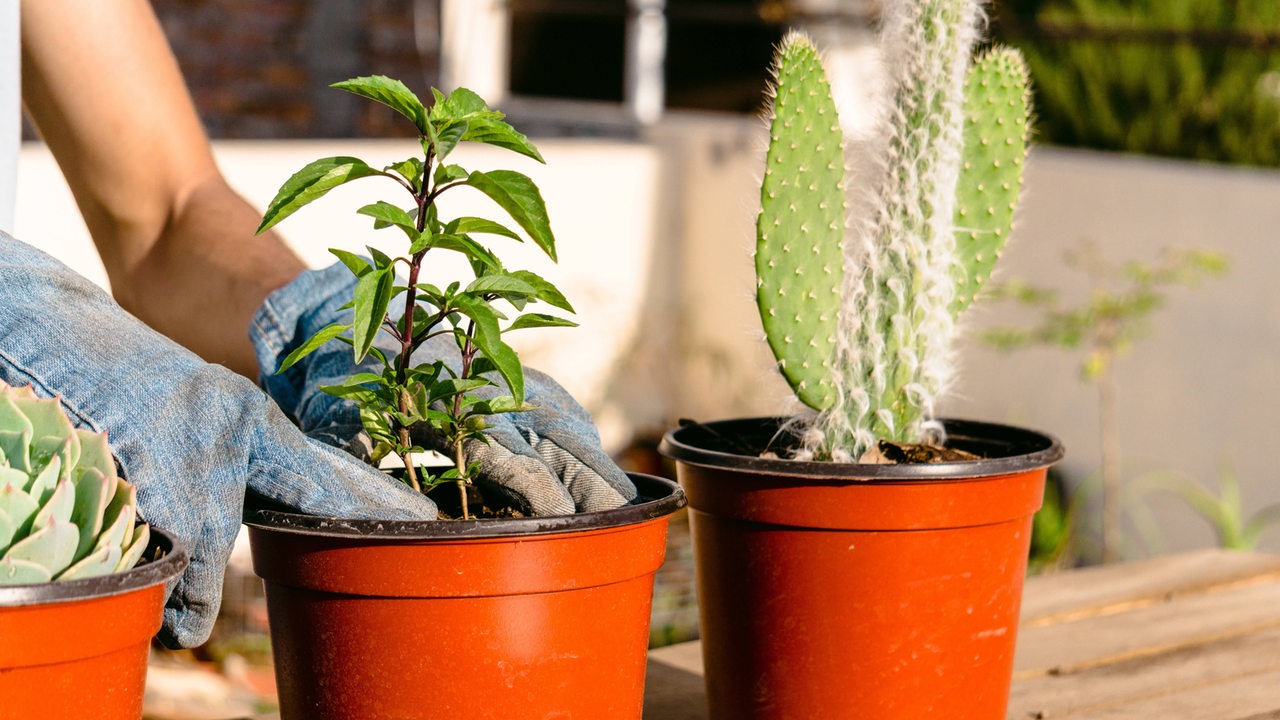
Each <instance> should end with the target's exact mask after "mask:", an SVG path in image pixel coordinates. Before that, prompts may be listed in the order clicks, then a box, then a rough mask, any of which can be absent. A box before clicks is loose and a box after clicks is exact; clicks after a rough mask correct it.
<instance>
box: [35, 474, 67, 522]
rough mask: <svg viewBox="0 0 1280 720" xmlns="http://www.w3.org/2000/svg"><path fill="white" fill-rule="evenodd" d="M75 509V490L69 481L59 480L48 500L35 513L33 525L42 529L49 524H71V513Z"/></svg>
mask: <svg viewBox="0 0 1280 720" xmlns="http://www.w3.org/2000/svg"><path fill="white" fill-rule="evenodd" d="M75 508H76V489H75V487H74V486H73V485H72V484H71V481H70V480H61V481H59V482H58V484H57V486H55V487H54V489H53V493H52V494H50V495H49V499H48V500H46V501H45V503H44V505H42V506H41V507H40V510H38V511H37V512H36V519H35V521H34V522H35V525H37V526H39V527H44V526H45V525H47V524H49V523H50V522H64V523H65V522H71V513H72V512H73V511H74V510H75Z"/></svg>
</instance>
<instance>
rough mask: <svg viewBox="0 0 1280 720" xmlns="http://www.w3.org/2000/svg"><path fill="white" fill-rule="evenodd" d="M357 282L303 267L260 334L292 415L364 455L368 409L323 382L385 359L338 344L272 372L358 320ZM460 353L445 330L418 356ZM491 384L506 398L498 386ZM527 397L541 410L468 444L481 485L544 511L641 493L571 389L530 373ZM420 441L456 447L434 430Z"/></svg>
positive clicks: (583, 507)
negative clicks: (322, 332) (354, 310)
mask: <svg viewBox="0 0 1280 720" xmlns="http://www.w3.org/2000/svg"><path fill="white" fill-rule="evenodd" d="M354 282H355V278H354V277H353V276H352V275H351V273H350V271H348V270H347V269H346V268H345V267H344V266H342V265H341V264H335V265H332V266H330V267H328V268H326V269H324V270H316V271H309V272H306V273H303V274H302V275H301V276H299V277H298V278H297V279H296V280H294V281H293V282H292V283H290V284H289V285H287V286H285V287H283V288H281V289H280V290H277V291H276V292H275V293H273V294H272V295H271V296H270V297H268V298H267V300H266V302H264V303H263V306H262V308H261V309H260V310H259V311H258V315H257V317H256V318H255V321H254V329H253V332H252V333H251V337H252V339H253V341H254V347H255V348H256V350H257V353H258V362H259V366H260V367H262V368H263V369H264V375H263V377H262V384H263V386H264V387H265V388H266V389H267V391H268V392H269V393H270V394H271V395H272V397H274V398H275V399H276V401H277V402H278V403H279V404H280V406H281V407H282V408H283V409H284V410H285V412H287V413H289V414H290V415H291V416H292V417H293V418H294V419H295V420H296V421H297V422H298V425H299V426H300V427H301V428H302V430H303V431H304V432H305V433H307V434H308V435H310V436H311V437H314V438H317V439H319V440H321V441H323V442H326V443H329V444H330V445H333V446H335V447H341V448H344V449H346V450H348V451H350V452H353V453H355V454H357V455H359V454H361V449H362V448H365V449H367V447H368V436H367V435H365V434H364V430H363V427H362V426H361V423H360V417H359V411H358V409H357V408H356V406H355V405H354V404H353V403H352V402H350V401H348V400H344V399H341V398H337V397H334V396H332V395H329V394H327V393H324V392H322V391H320V390H319V388H320V387H321V386H325V385H337V384H339V383H341V382H342V380H343V379H345V378H346V377H348V376H349V375H351V374H352V373H354V372H358V371H373V372H376V371H377V367H376V365H377V361H376V360H374V359H373V358H371V357H367V358H365V360H364V361H363V362H362V363H361V365H360V366H357V365H356V364H355V360H354V357H353V353H352V351H351V348H350V346H348V345H346V344H345V343H341V342H337V341H331V342H329V343H327V344H326V345H324V346H322V347H321V348H320V349H318V350H316V351H315V352H313V353H311V354H310V355H308V356H307V357H306V358H304V359H303V360H302V361H301V362H299V363H298V364H296V365H294V366H293V367H291V368H289V370H287V371H286V372H284V373H282V374H279V375H274V374H266V373H267V372H269V371H268V370H267V369H268V368H274V367H277V366H278V365H279V363H280V360H282V359H283V358H284V357H285V356H286V355H287V354H288V353H289V352H291V351H292V350H293V348H295V347H297V346H298V345H300V344H302V343H303V342H305V341H306V339H307V338H309V337H311V336H312V335H313V334H315V332H316V331H318V330H319V329H321V328H323V327H325V326H326V325H329V324H331V323H333V322H339V321H343V322H347V321H349V320H350V312H351V311H350V310H342V309H341V307H342V305H344V304H345V303H346V302H347V301H348V300H349V299H350V297H351V295H352V291H353V286H354ZM376 343H377V344H378V345H379V347H380V348H381V349H382V350H383V352H384V353H385V354H386V355H387V356H388V357H393V356H395V355H396V353H397V352H398V348H397V347H396V346H395V344H394V342H393V341H391V339H390V338H389V337H387V336H386V335H385V334H380V337H379V338H378V340H377V341H376ZM458 358H459V355H458V350H457V346H456V344H455V343H454V342H453V340H452V339H451V338H449V337H443V336H442V337H437V338H433V339H432V340H430V341H428V342H427V343H424V344H423V345H422V346H421V347H420V348H419V349H418V350H417V352H416V354H415V356H414V360H415V362H421V361H423V360H427V361H434V360H444V361H445V362H446V363H449V364H450V365H451V366H453V367H455V368H456V367H457V366H458V364H459V361H458ZM488 390H490V391H492V392H494V394H496V389H494V388H488ZM480 394H484V393H483V392H481V393H480ZM525 395H526V398H525V399H526V401H527V402H528V403H530V404H532V405H534V406H536V408H537V409H535V410H531V411H527V412H522V413H509V414H505V415H499V416H493V417H490V418H488V419H487V420H488V422H489V427H488V428H487V429H486V430H485V435H486V436H487V437H488V438H489V439H490V442H488V443H485V442H481V441H478V440H473V441H470V442H469V443H468V444H467V446H466V447H465V449H464V453H465V454H466V456H467V460H468V461H469V462H478V463H479V464H480V477H479V478H478V480H477V482H478V483H479V484H481V485H482V486H484V489H485V491H486V492H487V493H488V494H490V495H491V496H494V495H496V496H498V497H499V498H501V500H503V501H505V502H506V503H507V504H509V505H511V506H513V507H516V508H519V509H521V510H522V511H524V512H525V513H530V514H534V515H566V514H571V513H574V512H592V511H596V510H604V509H609V508H614V507H619V506H621V505H625V504H626V503H628V502H630V501H631V500H633V499H634V498H635V497H636V490H635V487H634V486H633V485H632V483H631V481H630V480H629V479H628V478H627V476H626V474H625V473H623V472H622V471H621V470H619V469H618V467H617V466H616V465H615V464H614V463H613V461H612V460H611V459H610V458H609V456H608V454H607V453H605V451H604V449H603V448H602V447H601V443H600V436H599V434H598V432H597V431H596V428H595V425H594V424H592V422H591V418H590V416H589V415H588V414H587V412H586V410H584V409H583V408H582V406H581V405H579V404H578V403H577V402H576V401H575V400H574V399H573V398H572V397H570V396H569V394H568V393H567V392H566V391H565V390H564V388H562V387H560V385H559V384H557V383H556V382H555V381H554V380H552V379H551V378H550V377H548V376H546V375H544V374H543V373H540V372H538V371H536V370H530V369H526V370H525ZM415 441H416V442H419V443H420V444H422V445H423V446H424V447H429V448H432V449H436V450H440V451H442V452H444V451H446V450H447V448H444V447H441V445H442V443H441V441H440V439H439V438H437V437H433V436H432V435H431V434H430V433H429V431H426V430H424V431H423V432H422V433H421V434H420V436H419V437H416V438H415ZM446 454H448V453H446Z"/></svg>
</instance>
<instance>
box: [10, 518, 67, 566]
mask: <svg viewBox="0 0 1280 720" xmlns="http://www.w3.org/2000/svg"><path fill="white" fill-rule="evenodd" d="M36 525H39V523H36ZM36 525H33V527H35V526H36ZM79 541H80V531H79V530H77V529H76V526H75V525H72V524H71V523H70V522H65V521H62V520H50V521H49V523H48V524H47V525H44V526H42V527H40V528H39V529H38V530H35V531H34V532H32V533H31V534H30V535H28V536H27V537H25V538H23V539H22V540H21V541H19V542H16V543H14V544H13V547H10V548H9V551H8V552H6V553H5V555H4V557H5V559H12V560H26V561H27V562H32V563H35V564H37V565H40V566H42V567H44V568H45V569H46V570H48V571H49V574H50V575H51V576H56V575H57V574H58V573H60V572H62V571H63V570H64V569H66V567H67V566H69V565H70V564H71V561H72V560H73V559H74V558H75V554H76V545H77V544H78V543H79Z"/></svg>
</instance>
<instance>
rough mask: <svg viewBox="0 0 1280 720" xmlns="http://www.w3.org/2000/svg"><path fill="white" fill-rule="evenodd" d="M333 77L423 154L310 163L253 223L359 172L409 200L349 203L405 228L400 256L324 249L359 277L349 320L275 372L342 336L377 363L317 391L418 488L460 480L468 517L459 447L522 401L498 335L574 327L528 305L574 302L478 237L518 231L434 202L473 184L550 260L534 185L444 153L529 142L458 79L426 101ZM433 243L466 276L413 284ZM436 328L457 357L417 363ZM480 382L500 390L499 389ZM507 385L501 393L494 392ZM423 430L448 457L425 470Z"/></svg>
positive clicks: (528, 146) (383, 81)
mask: <svg viewBox="0 0 1280 720" xmlns="http://www.w3.org/2000/svg"><path fill="white" fill-rule="evenodd" d="M333 87H335V88H338V89H340V90H345V91H347V92H350V93H354V94H356V95H359V96H362V97H365V98H368V99H370V100H374V101H377V102H379V103H382V104H384V105H387V106H388V107H390V108H392V109H394V110H395V111H397V112H399V113H400V114H401V115H404V116H405V117H406V118H408V119H409V120H410V121H412V122H413V124H414V126H415V127H416V128H417V132H418V139H419V142H420V145H421V147H422V155H421V156H414V157H411V158H409V159H407V160H404V161H402V162H398V163H393V164H391V165H388V166H386V167H385V168H383V169H381V170H379V169H376V168H375V167H373V166H370V165H369V164H368V163H366V162H364V161H363V160H360V159H357V158H353V157H331V158H324V159H321V160H316V161H315V162H312V163H310V164H309V165H307V166H306V167H304V168H303V169H302V170H299V171H298V172H297V173H295V174H294V175H293V176H292V177H291V178H289V180H288V181H286V182H285V184H284V185H283V186H282V187H281V188H280V191H279V193H278V194H277V195H276V197H275V199H274V200H273V201H272V202H271V204H270V206H269V207H268V209H267V211H266V213H265V215H264V217H263V220H262V224H261V226H260V227H259V229H258V232H260V233H261V232H263V231H265V230H267V229H268V228H270V227H272V226H274V225H275V224H276V223H278V222H280V221H281V220H283V219H284V218H286V217H288V216H289V215H291V214H292V213H293V212H295V211H296V210H298V209H299V208H301V207H302V206H304V205H306V204H307V203H309V202H311V201H312V200H315V199H316V198H319V197H321V196H322V195H324V194H325V193H327V192H328V191H329V190H332V189H333V188H335V187H338V186H340V185H343V184H345V183H348V182H350V181H352V180H357V179H360V178H365V177H384V178H388V179H390V180H392V181H394V182H395V183H396V184H397V185H399V186H400V188H401V189H402V190H403V191H404V192H405V193H407V194H408V195H409V196H410V198H411V200H410V202H409V206H408V208H407V209H405V208H402V207H400V206H397V205H394V204H391V203H388V202H383V201H378V202H375V203H373V204H370V205H366V206H364V207H362V208H360V209H359V210H358V212H359V213H360V214H362V215H367V216H369V217H371V218H373V220H374V227H375V228H388V227H394V228H397V229H399V230H400V231H402V232H403V233H404V235H405V238H406V241H407V249H406V251H405V254H404V255H401V256H398V257H391V256H389V255H387V254H385V253H383V252H380V251H378V250H377V249H374V248H372V247H371V248H369V254H370V259H365V258H363V257H360V256H357V255H355V254H352V253H350V252H346V251H343V250H336V249H335V250H331V252H333V254H334V255H336V256H337V257H338V259H339V260H341V261H342V262H343V263H344V264H345V265H346V266H347V267H348V268H349V269H350V270H351V272H352V273H354V274H355V276H356V277H357V278H358V280H357V281H356V285H355V291H354V297H353V298H352V301H351V303H350V307H352V308H353V310H354V316H353V320H352V322H350V323H343V322H338V323H333V324H331V325H328V326H327V327H325V328H323V329H322V330H320V331H319V332H317V333H316V334H315V335H314V336H313V337H311V338H310V339H308V340H307V341H306V342H305V343H303V344H302V345H301V346H299V347H298V348H297V349H296V350H295V351H293V352H292V353H290V355H289V356H288V357H286V358H285V360H284V361H283V362H282V363H281V366H280V371H281V372H283V371H284V370H287V369H288V368H289V367H290V366H292V365H293V364H294V363H296V362H297V361H298V360H300V359H301V358H303V357H304V356H306V355H307V354H309V353H311V352H313V351H314V350H316V349H317V348H319V347H320V346H321V345H323V344H325V343H327V342H329V341H331V340H335V339H336V340H340V341H343V342H346V343H348V344H350V345H351V346H352V348H353V350H354V353H355V361H356V363H360V362H361V361H363V360H364V359H365V358H366V356H369V355H372V356H373V357H374V358H375V359H376V360H377V362H378V363H380V364H381V368H382V370H381V372H358V373H355V374H353V375H352V376H351V377H349V378H347V379H346V380H345V381H344V382H343V383H341V384H340V385H337V386H334V387H325V388H322V389H323V390H324V391H326V392H328V393H330V394H333V395H336V396H339V397H344V398H348V399H350V400H352V401H353V402H355V403H356V405H357V406H358V407H359V408H360V416H361V421H362V423H363V425H364V428H365V430H366V431H367V432H368V433H369V436H370V438H371V440H372V441H373V446H374V452H373V459H374V460H375V461H377V460H379V459H381V458H382V457H385V456H386V455H388V454H390V453H395V454H396V455H398V456H399V457H400V458H401V459H402V460H403V461H404V466H405V482H406V483H408V484H409V485H410V486H411V487H413V488H414V489H415V490H419V491H422V492H425V491H427V490H429V489H430V488H431V487H434V486H435V485H438V484H440V483H442V482H448V481H452V482H454V483H456V484H457V486H458V490H459V494H460V497H461V504H462V515H463V517H464V518H465V517H470V516H471V513H470V509H469V507H468V501H467V495H466V487H467V486H468V485H469V484H471V482H472V481H473V479H474V475H475V473H476V465H475V464H470V465H469V464H468V463H467V462H466V458H465V455H464V446H465V445H466V443H467V442H469V441H472V440H479V441H485V436H484V434H483V431H484V429H485V427H486V422H485V418H487V417H489V416H492V415H495V414H499V413H506V412H519V411H522V410H527V409H531V406H529V405H528V404H526V403H525V400H524V372H523V369H522V366H521V363H520V358H519V357H518V356H517V354H516V352H515V350H513V349H512V348H511V346H510V345H508V344H507V343H506V342H505V340H504V337H503V336H504V333H506V332H508V331H511V330H518V329H522V328H530V327H549V326H572V325H574V323H573V322H571V321H569V320H566V319H564V318H562V317H559V316H556V315H551V314H545V313H536V312H525V308H526V307H527V306H528V305H529V304H531V303H535V302H543V303H546V304H548V305H550V306H552V307H555V308H559V309H561V310H564V311H567V312H573V307H572V306H571V305H570V304H569V302H568V301H567V300H566V299H565V297H564V295H563V294H561V293H560V291H559V290H557V289H556V287H555V286H554V285H552V284H551V283H550V282H548V281H546V280H544V279H543V278H541V277H539V276H538V275H536V274H534V273H532V272H530V271H528V270H514V271H513V270H507V269H506V268H504V267H503V265H502V263H501V261H500V260H499V259H498V256H497V255H496V254H495V253H494V252H493V251H492V250H490V248H489V247H488V246H487V245H486V243H485V242H484V241H482V240H480V239H478V237H479V236H485V237H489V238H492V237H498V238H504V239H512V240H517V241H520V240H522V235H521V234H520V233H518V232H516V231H515V230H513V229H511V228H509V227H507V226H506V225H504V224H502V223H500V222H496V221H494V220H490V219H485V218H480V217H469V216H463V217H456V218H452V219H448V220H446V219H444V218H443V217H442V215H441V212H440V209H439V204H438V200H439V199H440V197H441V196H442V195H443V194H444V193H446V192H448V191H451V190H454V189H456V188H460V187H470V188H474V189H476V190H479V191H480V192H481V193H484V194H485V195H486V196H488V197H489V198H490V199H491V200H492V201H493V202H494V203H496V204H497V205H498V206H499V207H501V208H502V209H503V210H504V211H506V213H507V214H508V215H509V216H510V217H511V219H512V220H514V221H515V224H516V225H517V226H518V227H519V229H520V230H521V231H523V235H524V236H527V237H528V238H529V239H531V240H532V241H533V242H534V244H536V245H537V246H538V247H539V248H540V249H541V250H542V251H543V252H544V253H546V255H547V256H548V257H550V258H551V259H552V260H553V261H554V260H555V259H556V251H555V237H554V235H553V234H552V232H551V225H550V222H549V221H548V218H547V210H546V205H545V203H544V201H543V199H542V194H541V193H540V192H539V190H538V187H537V185H535V184H534V182H533V181H532V180H531V179H530V178H529V177H527V176H525V175H523V174H521V173H518V172H515V171H512V170H490V171H479V170H473V171H468V170H465V169H464V168H462V167H461V166H459V165H455V164H450V163H447V162H446V159H447V158H448V157H449V156H450V154H451V153H452V152H453V151H454V149H455V148H457V147H458V145H459V144H460V143H462V142H478V143H484V144H488V145H493V146H496V147H500V148H504V149H507V150H511V151H513V152H516V153H519V154H520V155H524V156H526V157H529V158H532V159H534V160H537V161H538V162H544V161H543V159H542V155H541V154H540V153H539V152H538V150H537V149H536V148H535V147H534V146H533V144H532V143H531V142H530V141H529V139H528V138H527V137H525V136H524V135H523V134H521V133H519V132H518V131H516V130H515V129H514V128H512V127H511V126H510V125H509V124H507V123H506V122H505V121H504V120H503V118H504V116H503V114H502V113H500V112H498V111H496V110H492V109H490V108H489V107H488V105H487V104H486V103H485V101H484V100H483V99H481V98H480V96H478V95H476V94H475V93H474V92H472V91H470V90H467V89H465V88H459V89H457V90H454V91H453V92H452V93H450V94H449V95H445V94H444V93H442V92H440V91H439V90H436V89H434V88H433V89H432V95H433V96H434V103H433V104H432V105H431V107H430V108H427V107H426V106H425V105H424V104H423V102H422V101H421V100H420V99H419V98H418V97H417V96H416V95H415V94H414V93H413V92H412V91H411V90H409V88H408V87H406V86H405V85H404V84H403V83H401V82H400V81H398V80H393V79H390V78H386V77H381V76H374V77H360V78H354V79H352V80H346V81H344V82H340V83H336V84H335V85H333ZM432 251H451V252H456V253H460V254H461V255H463V256H464V257H465V258H466V260H467V262H468V264H469V265H470V268H471V271H472V277H470V278H465V279H461V280H456V281H454V282H451V283H449V284H448V285H447V286H446V287H444V288H441V287H438V286H436V285H433V284H431V283H427V282H423V281H422V279H420V274H421V271H422V268H423V265H424V261H425V259H426V258H427V256H428V254H429V253H431V252H432ZM432 257H435V256H434V255H433V256H432ZM401 267H402V268H403V269H404V270H405V271H406V278H407V279H406V280H403V281H402V280H401V279H400V278H399V277H398V276H397V270H398V269H400V268H401ZM402 283H403V284H402ZM499 303H502V304H503V305H504V306H509V307H510V308H512V309H514V311H515V317H514V318H513V319H512V318H508V317H507V315H506V314H505V313H504V312H503V311H502V310H501V309H500V307H499ZM396 310H402V312H403V314H401V313H398V312H396ZM504 324H505V327H504ZM379 332H384V333H387V334H388V335H390V337H391V338H393V339H394V341H395V345H396V349H397V350H398V352H397V353H396V354H394V355H391V356H388V354H387V353H385V352H384V351H383V350H382V349H380V348H379V347H378V346H377V345H375V344H374V339H375V336H376V335H377V334H378V333H379ZM439 336H452V337H453V338H454V340H455V341H456V344H457V349H458V354H459V362H458V363H457V365H456V366H455V365H452V364H450V363H447V362H445V361H444V360H442V359H435V360H433V361H431V362H426V363H421V364H418V365H415V364H413V361H412V356H413V353H414V351H415V350H417V349H418V348H419V347H421V346H422V344H423V343H425V342H427V341H428V340H431V339H432V338H435V337H439ZM495 376H496V377H495ZM499 380H500V382H499ZM486 388H496V390H497V393H496V394H495V391H493V390H489V391H485V389H486ZM504 390H505V393H506V394H502V393H503V391H504ZM482 391H483V392H482ZM423 429H428V430H429V431H430V433H433V434H434V437H435V438H437V439H438V441H439V442H440V445H441V446H442V447H444V448H446V449H447V450H448V451H449V453H450V454H451V455H452V458H451V459H452V461H453V463H454V466H453V467H452V468H450V469H448V470H446V471H444V472H442V473H440V474H436V475H432V474H430V473H428V472H427V471H425V470H424V469H423V468H420V467H418V466H417V463H416V462H415V459H414V454H415V453H419V452H422V451H423V450H424V448H423V447H422V446H421V445H419V444H418V442H417V439H418V438H420V437H422V434H421V433H420V432H419V431H420V430H423Z"/></svg>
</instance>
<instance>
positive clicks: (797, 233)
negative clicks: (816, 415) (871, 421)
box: [756, 32, 845, 410]
mask: <svg viewBox="0 0 1280 720" xmlns="http://www.w3.org/2000/svg"><path fill="white" fill-rule="evenodd" d="M773 73H774V97H773V102H772V104H771V110H772V118H771V120H770V126H769V151H768V154H767V156H766V159H765V171H764V180H763V182H762V183H761V187H760V207H761V210H760V215H759V217H758V219H757V223H756V278H757V288H756V299H757V303H758V304H759V307H760V317H761V320H762V322H763V324H764V328H765V335H766V337H767V338H768V340H769V345H770V347H771V348H772V349H773V353H774V356H775V357H776V358H777V360H778V368H779V370H781V372H782V374H783V376H784V377H785V378H786V379H787V381H788V382H789V383H790V384H791V387H792V389H793V390H794V391H795V393H796V396H797V397H799V398H800V400H801V401H803V402H804V403H805V404H807V405H809V406H810V407H813V408H815V409H819V410H820V409H822V408H825V407H828V406H830V405H831V404H832V402H833V401H834V399H835V389H834V386H833V383H832V360H833V358H834V357H835V345H836V331H837V320H838V316H839V311H840V288H841V278H842V274H843V259H842V258H843V254H842V253H843V249H842V243H843V240H844V220H845V193H844V150H843V135H842V133H841V131H840V124H839V120H838V118H837V116H836V105H835V102H834V100H832V97H831V87H830V86H829V85H828V84H827V78H826V73H825V72H824V70H823V68H822V62H821V60H820V59H819V57H818V52H817V50H816V49H815V48H814V46H813V44H812V42H811V41H810V40H809V39H808V38H807V37H805V36H804V35H801V34H799V33H794V32H793V33H791V34H789V35H787V37H786V38H785V39H784V40H783V42H782V45H781V46H780V48H779V50H778V54H777V61H776V63H775V65H774V68H773Z"/></svg>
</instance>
